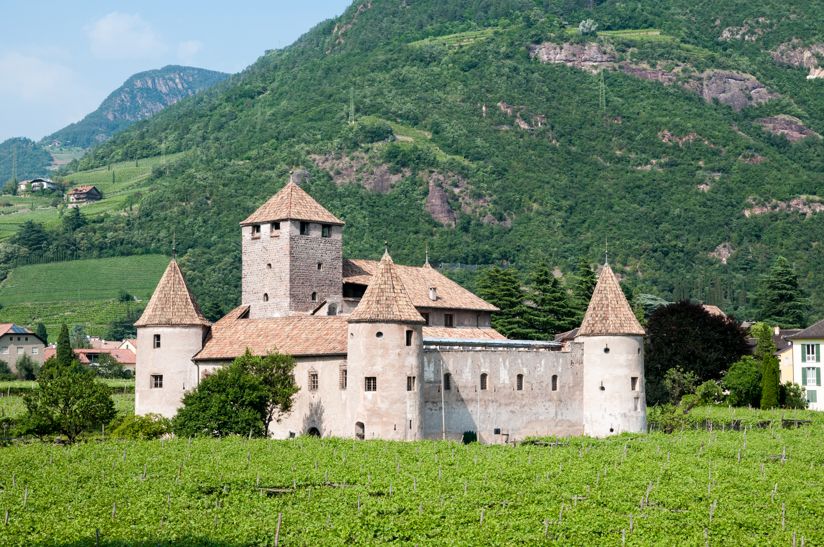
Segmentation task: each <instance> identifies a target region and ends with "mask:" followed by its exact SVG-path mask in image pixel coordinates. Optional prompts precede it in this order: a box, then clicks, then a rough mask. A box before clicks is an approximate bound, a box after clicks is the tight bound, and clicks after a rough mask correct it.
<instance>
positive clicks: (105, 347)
mask: <svg viewBox="0 0 824 547" xmlns="http://www.w3.org/2000/svg"><path fill="white" fill-rule="evenodd" d="M89 345H90V346H91V347H90V348H74V349H73V350H72V351H74V355H75V357H76V358H77V360H78V361H79V362H80V364H81V365H87V366H91V365H95V364H97V363H99V362H100V358H101V357H102V356H103V355H108V356H110V357H111V358H112V359H114V360H115V361H117V362H118V363H119V364H120V365H122V366H123V368H125V369H127V370H129V371H131V372H132V373H133V374H134V371H135V365H136V364H137V351H136V347H135V349H134V350H133V349H131V348H132V347H134V346H132V345H131V344H130V343H129V341H128V340H123V341H122V342H116V341H111V340H103V339H101V338H95V337H91V338H89ZM56 352H57V349H56V347H55V346H53V345H52V346H49V347H47V348H46V350H45V354H44V361H45V360H48V359H50V358H51V357H54V355H55V353H56Z"/></svg>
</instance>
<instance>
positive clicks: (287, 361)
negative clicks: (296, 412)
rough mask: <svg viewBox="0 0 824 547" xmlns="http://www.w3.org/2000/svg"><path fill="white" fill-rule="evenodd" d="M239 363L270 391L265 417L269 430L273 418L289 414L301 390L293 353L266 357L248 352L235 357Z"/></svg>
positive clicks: (274, 354) (264, 424)
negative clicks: (295, 371)
mask: <svg viewBox="0 0 824 547" xmlns="http://www.w3.org/2000/svg"><path fill="white" fill-rule="evenodd" d="M234 362H235V363H236V364H237V365H239V366H240V367H241V368H243V369H244V370H245V371H246V372H248V373H250V374H252V375H253V376H255V377H257V378H258V379H259V380H260V381H261V383H262V384H263V385H264V386H265V387H266V390H267V392H268V396H267V401H266V415H265V416H264V419H263V426H264V427H263V429H264V431H266V432H268V431H269V424H271V423H272V421H273V420H275V421H280V419H281V417H282V416H285V415H286V414H289V412H291V410H292V403H293V401H294V396H295V394H296V393H297V392H298V391H299V390H300V388H299V387H298V385H297V383H296V382H295V374H294V370H295V359H294V358H293V357H292V356H291V355H284V354H282V353H270V354H269V355H266V356H265V357H259V356H255V355H252V353H251V352H250V351H249V350H248V349H247V350H246V352H245V353H244V354H243V355H241V356H240V357H238V358H237V359H235V361H234Z"/></svg>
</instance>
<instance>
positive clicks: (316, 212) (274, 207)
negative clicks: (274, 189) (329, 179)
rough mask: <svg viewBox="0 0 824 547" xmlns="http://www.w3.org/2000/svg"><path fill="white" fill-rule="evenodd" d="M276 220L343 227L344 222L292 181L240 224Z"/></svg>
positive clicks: (246, 224) (245, 224)
mask: <svg viewBox="0 0 824 547" xmlns="http://www.w3.org/2000/svg"><path fill="white" fill-rule="evenodd" d="M276 220H305V221H310V222H321V223H324V224H338V225H341V226H342V225H343V224H344V222H343V221H342V220H340V219H339V218H338V217H336V216H335V215H333V214H332V213H330V212H329V211H327V210H326V208H324V207H323V205H321V204H320V203H318V202H317V201H315V199H314V198H313V197H312V196H310V195H309V194H307V193H306V192H305V191H304V190H303V189H302V188H301V187H300V186H298V185H297V184H295V183H294V182H292V181H289V183H288V184H287V185H286V186H284V187H283V188H281V190H280V192H278V193H277V194H275V195H274V196H272V197H271V198H269V201H267V202H266V203H264V204H263V205H261V206H260V208H258V210H257V211H255V212H254V213H252V214H251V215H249V217H248V218H247V219H246V220H244V221H243V222H241V223H240V225H241V226H248V225H250V224H262V223H264V222H274V221H276Z"/></svg>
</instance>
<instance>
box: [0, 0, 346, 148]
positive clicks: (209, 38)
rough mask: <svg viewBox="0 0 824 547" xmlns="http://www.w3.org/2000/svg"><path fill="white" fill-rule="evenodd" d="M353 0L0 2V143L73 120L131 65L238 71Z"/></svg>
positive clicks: (114, 85) (94, 105) (119, 80)
mask: <svg viewBox="0 0 824 547" xmlns="http://www.w3.org/2000/svg"><path fill="white" fill-rule="evenodd" d="M351 1H352V0H269V1H263V0H256V1H248V2H247V1H240V2H226V1H223V2H217V1H211V0H201V1H193V0H162V1H161V0H141V1H103V0H82V1H79V2H78V1H75V2H69V1H66V0H62V1H58V0H51V1H45V0H41V1H38V0H3V1H2V3H0V22H2V30H0V142H2V141H3V140H5V139H7V138H9V137H16V136H25V137H29V138H32V139H35V140H39V139H40V138H41V137H44V136H45V135H48V134H49V133H51V132H53V131H56V130H57V129H60V128H61V127H63V126H65V125H67V124H69V123H71V122H74V121H77V120H79V119H81V118H82V117H83V116H85V115H86V114H88V113H89V112H91V111H93V110H94V109H95V108H97V106H98V105H99V104H100V102H101V101H102V100H103V99H105V98H106V96H107V95H108V94H109V93H111V92H112V91H113V90H114V89H115V88H117V87H118V86H119V85H120V84H122V83H123V82H124V81H125V80H126V79H127V78H128V77H129V76H131V75H132V74H134V73H136V72H140V71H143V70H149V69H152V68H160V67H162V66H165V65H169V64H183V65H191V66H197V67H203V68H209V69H213V70H221V71H224V72H238V71H240V70H242V69H243V68H245V67H246V66H248V65H250V64H251V63H253V62H254V61H255V59H257V58H258V57H259V56H260V55H262V54H263V52H264V51H265V50H267V49H275V48H281V47H284V46H287V45H289V44H291V43H292V42H293V41H295V39H297V38H298V37H299V36H300V35H301V34H303V33H304V32H306V31H307V30H309V29H310V28H312V27H313V26H314V25H316V24H317V23H319V22H321V21H323V20H324V19H329V18H331V17H335V16H337V15H339V14H341V13H342V12H343V11H344V10H345V9H346V7H347V6H348V5H349V4H350V3H351Z"/></svg>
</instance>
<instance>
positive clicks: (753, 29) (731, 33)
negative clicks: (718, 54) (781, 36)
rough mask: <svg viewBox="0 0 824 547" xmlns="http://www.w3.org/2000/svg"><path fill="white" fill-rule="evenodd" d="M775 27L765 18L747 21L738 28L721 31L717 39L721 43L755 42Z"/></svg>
mask: <svg viewBox="0 0 824 547" xmlns="http://www.w3.org/2000/svg"><path fill="white" fill-rule="evenodd" d="M774 27H775V25H774V24H772V23H771V22H770V20H769V19H767V18H766V17H758V18H756V19H747V20H746V21H744V23H743V24H742V25H741V26H740V27H727V28H725V29H724V30H722V31H721V36H719V37H718V39H719V40H721V41H722V42H729V41H732V40H742V41H744V42H755V41H756V40H758V39H759V38H761V37H762V36H764V35H765V34H767V32H769V31H770V30H772V29H773V28H774Z"/></svg>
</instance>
